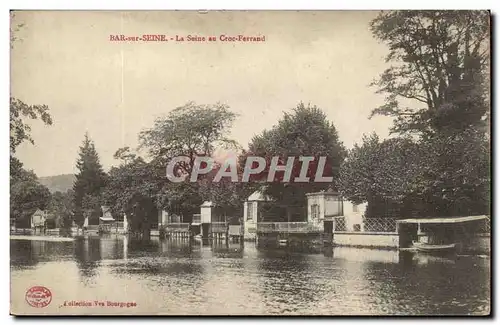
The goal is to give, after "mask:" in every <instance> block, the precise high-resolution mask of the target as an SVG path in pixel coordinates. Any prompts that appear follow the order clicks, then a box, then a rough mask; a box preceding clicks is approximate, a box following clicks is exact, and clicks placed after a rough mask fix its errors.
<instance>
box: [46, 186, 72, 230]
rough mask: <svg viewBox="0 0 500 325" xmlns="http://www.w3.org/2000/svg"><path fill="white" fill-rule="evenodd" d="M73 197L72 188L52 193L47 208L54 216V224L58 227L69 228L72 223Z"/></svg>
mask: <svg viewBox="0 0 500 325" xmlns="http://www.w3.org/2000/svg"><path fill="white" fill-rule="evenodd" d="M73 197H74V193H73V191H72V190H68V191H66V192H60V191H57V192H55V193H53V194H52V197H51V200H50V204H49V206H48V210H49V212H50V213H51V214H52V215H54V216H55V217H56V226H57V227H59V228H64V229H69V228H71V226H72V224H73V210H74V204H73Z"/></svg>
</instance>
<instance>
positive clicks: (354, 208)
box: [306, 191, 367, 231]
mask: <svg viewBox="0 0 500 325" xmlns="http://www.w3.org/2000/svg"><path fill="white" fill-rule="evenodd" d="M306 195H307V221H308V222H309V223H313V224H318V226H319V225H321V224H322V223H324V222H325V221H327V222H329V221H332V222H335V221H338V222H340V220H343V221H342V222H343V223H344V224H345V231H362V230H363V215H364V214H365V211H366V206H367V204H366V203H362V204H354V203H352V202H351V201H348V200H344V199H342V198H341V196H340V195H339V194H338V193H336V192H324V191H323V192H316V193H308V194H306ZM336 217H344V218H341V219H337V218H336ZM333 227H335V225H333Z"/></svg>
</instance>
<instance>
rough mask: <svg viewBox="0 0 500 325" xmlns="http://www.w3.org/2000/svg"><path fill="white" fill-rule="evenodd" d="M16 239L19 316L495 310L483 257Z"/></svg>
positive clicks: (14, 290) (14, 303)
mask: <svg viewBox="0 0 500 325" xmlns="http://www.w3.org/2000/svg"><path fill="white" fill-rule="evenodd" d="M10 244H11V249H10V252H11V311H12V312H13V313H20V312H22V313H28V314H42V313H58V314H148V315H149V314H169V315H200V314H202V315H214V314H215V315H276V314H277V315H287V314H291V315H443V314H447V315H449V314H453V315H468V314H479V315H484V314H488V313H489V310H490V258H489V257H486V256H458V257H456V258H452V259H450V258H439V257H432V256H426V255H419V254H414V253H408V252H405V253H403V252H398V251H384V250H370V249H357V248H341V247H336V248H325V249H322V250H318V251H309V252H289V251H287V250H286V249H258V248H257V247H256V246H255V244H253V243H244V245H241V244H238V243H231V244H229V245H226V244H224V243H219V244H215V245H210V244H209V243H201V242H197V241H191V242H190V241H187V240H161V241H160V240H158V239H156V240H154V239H153V240H151V241H149V242H146V243H144V242H140V241H134V240H131V239H128V238H126V237H123V236H113V237H111V236H110V237H105V238H104V237H103V238H99V237H88V238H76V239H75V240H74V241H73V242H71V241H70V242H53V241H33V240H24V239H23V240H14V239H11V241H10ZM32 286H45V287H47V288H49V290H50V291H51V293H52V301H51V302H50V304H49V305H48V306H47V307H45V308H35V307H30V306H29V305H28V304H27V302H26V299H25V293H26V291H27V290H28V289H29V288H30V287H32ZM110 302H111V303H110ZM118 303H122V304H121V305H120V304H118ZM127 303H128V307H127ZM78 304H79V305H78ZM101 304H104V306H102V305H101Z"/></svg>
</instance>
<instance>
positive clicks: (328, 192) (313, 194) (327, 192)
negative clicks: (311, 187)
mask: <svg viewBox="0 0 500 325" xmlns="http://www.w3.org/2000/svg"><path fill="white" fill-rule="evenodd" d="M315 195H331V196H339V197H340V195H339V193H338V192H333V191H320V192H314V193H306V196H315Z"/></svg>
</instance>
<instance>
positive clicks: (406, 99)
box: [371, 10, 490, 134]
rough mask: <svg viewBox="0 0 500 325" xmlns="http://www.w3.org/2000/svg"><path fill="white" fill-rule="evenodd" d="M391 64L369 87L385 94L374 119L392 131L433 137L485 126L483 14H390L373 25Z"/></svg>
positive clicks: (486, 47) (486, 57)
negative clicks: (388, 120)
mask: <svg viewBox="0 0 500 325" xmlns="http://www.w3.org/2000/svg"><path fill="white" fill-rule="evenodd" d="M371 29H372V32H373V34H374V36H375V37H376V38H377V39H379V40H381V41H382V42H384V43H385V44H387V45H388V47H389V54H388V55H387V57H386V61H387V62H390V63H392V64H393V65H392V66H391V67H390V68H388V69H387V70H385V71H384V72H383V73H382V74H381V76H380V78H379V79H378V80H377V81H375V82H374V83H373V84H374V85H375V86H376V87H377V88H378V92H379V93H383V94H386V95H387V97H386V100H385V104H384V105H382V106H380V107H378V108H376V109H374V110H373V112H372V115H374V114H381V115H387V116H392V117H394V118H395V121H394V126H393V128H392V131H393V132H396V133H406V132H416V133H424V134H425V133H429V132H430V133H433V132H436V131H438V132H439V131H441V130H443V129H452V130H462V129H464V128H467V127H470V126H484V124H485V117H486V116H487V114H488V107H489V103H488V101H489V93H488V92H489V83H488V73H489V49H490V46H489V35H490V34H489V30H490V18H489V13H488V12H487V11H450V10H447V11H426V10H418V11H417V10H411V11H389V12H382V13H381V14H380V15H379V16H378V17H377V18H376V19H374V20H373V21H372V22H371Z"/></svg>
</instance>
